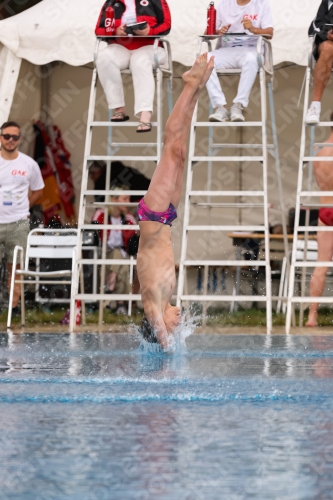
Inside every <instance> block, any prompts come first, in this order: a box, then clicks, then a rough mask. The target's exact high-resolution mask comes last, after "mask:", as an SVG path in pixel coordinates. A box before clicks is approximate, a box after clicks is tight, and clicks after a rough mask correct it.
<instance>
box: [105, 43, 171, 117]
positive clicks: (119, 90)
mask: <svg viewBox="0 0 333 500" xmlns="http://www.w3.org/2000/svg"><path fill="white" fill-rule="evenodd" d="M158 60H159V62H160V64H163V63H164V62H165V50H164V49H162V48H161V47H159V48H158ZM96 66H97V71H98V76H99V79H100V81H101V84H102V87H103V89H104V92H105V95H106V99H107V102H108V106H109V108H110V109H115V108H121V107H122V106H125V97H124V87H123V82H122V78H121V70H123V69H130V70H131V73H132V78H133V86H134V103H135V104H134V113H135V115H136V116H138V115H139V113H141V112H142V111H153V104H154V95H155V79H154V74H153V69H154V67H155V64H154V48H153V46H152V45H146V46H144V47H140V48H139V49H136V50H128V49H127V48H126V47H123V46H122V45H118V44H112V45H108V46H107V47H106V48H105V49H103V50H101V52H100V53H99V54H98V58H97V61H96Z"/></svg>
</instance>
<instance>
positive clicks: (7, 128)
mask: <svg viewBox="0 0 333 500" xmlns="http://www.w3.org/2000/svg"><path fill="white" fill-rule="evenodd" d="M20 139H21V131H20V126H19V125H18V123H16V122H6V123H4V124H3V125H2V127H1V135H0V144H1V151H0V250H1V252H2V253H5V256H6V261H7V264H8V271H9V275H8V288H9V287H10V281H11V273H12V265H13V254H14V247H15V245H20V246H22V247H23V248H26V245H27V237H28V233H29V215H30V212H29V209H30V207H32V206H33V205H34V204H35V203H36V202H37V200H38V199H39V198H40V197H41V195H42V193H43V188H44V181H43V177H42V174H41V172H40V168H39V166H38V164H37V163H36V162H35V161H34V160H33V159H32V158H30V157H29V156H27V155H25V154H23V153H20V152H19V150H18V148H19V145H20ZM18 267H19V266H18ZM20 291H21V285H20V284H18V285H15V288H14V300H13V308H17V307H18V302H19V298H20ZM14 312H15V309H14Z"/></svg>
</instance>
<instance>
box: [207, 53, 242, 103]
mask: <svg viewBox="0 0 333 500" xmlns="http://www.w3.org/2000/svg"><path fill="white" fill-rule="evenodd" d="M232 50H234V49H230V48H229V47H227V48H222V49H218V50H213V51H212V52H210V53H209V54H208V59H209V58H210V57H211V56H214V69H213V71H212V74H211V77H210V78H209V80H208V82H207V83H206V88H207V92H208V95H209V99H210V102H211V104H212V107H213V108H217V107H218V106H226V104H227V101H226V98H225V95H224V93H223V91H222V87H221V83H220V80H219V77H218V75H217V71H218V70H220V69H233V68H235V58H234V54H233V52H232Z"/></svg>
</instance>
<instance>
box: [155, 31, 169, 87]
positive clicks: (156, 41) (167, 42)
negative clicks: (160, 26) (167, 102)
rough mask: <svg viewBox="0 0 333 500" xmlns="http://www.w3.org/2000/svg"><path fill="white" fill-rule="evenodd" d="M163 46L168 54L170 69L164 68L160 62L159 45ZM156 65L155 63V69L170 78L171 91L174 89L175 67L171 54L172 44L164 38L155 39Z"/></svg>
mask: <svg viewBox="0 0 333 500" xmlns="http://www.w3.org/2000/svg"><path fill="white" fill-rule="evenodd" d="M160 43H162V44H163V48H164V50H165V51H166V53H167V58H168V68H163V67H162V66H161V65H160V62H159V60H158V47H159V44H160ZM154 63H155V68H156V69H160V70H161V71H162V73H166V74H167V75H169V77H170V85H171V89H172V87H173V65H172V52H171V44H170V42H169V40H167V39H166V38H163V37H155V41H154Z"/></svg>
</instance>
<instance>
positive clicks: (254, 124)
mask: <svg viewBox="0 0 333 500" xmlns="http://www.w3.org/2000/svg"><path fill="white" fill-rule="evenodd" d="M193 125H194V126H195V127H262V126H263V122H246V121H245V122H194V123H193Z"/></svg>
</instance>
